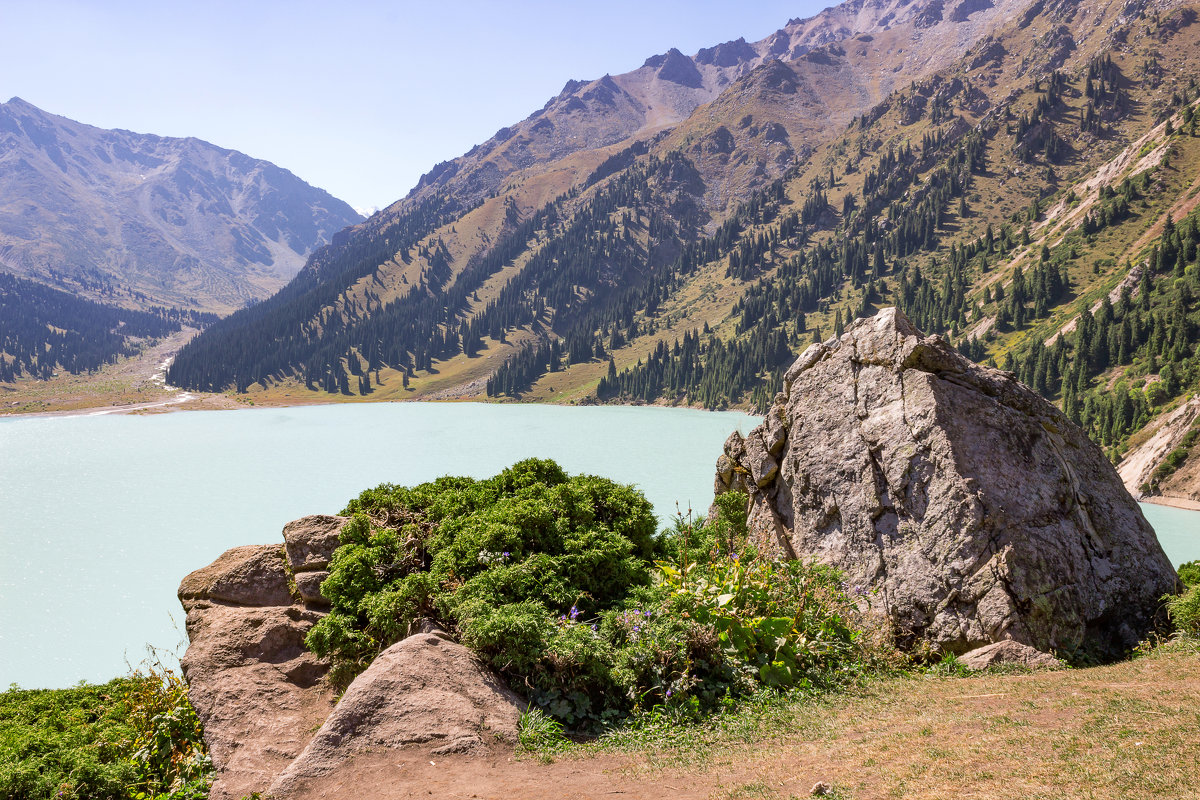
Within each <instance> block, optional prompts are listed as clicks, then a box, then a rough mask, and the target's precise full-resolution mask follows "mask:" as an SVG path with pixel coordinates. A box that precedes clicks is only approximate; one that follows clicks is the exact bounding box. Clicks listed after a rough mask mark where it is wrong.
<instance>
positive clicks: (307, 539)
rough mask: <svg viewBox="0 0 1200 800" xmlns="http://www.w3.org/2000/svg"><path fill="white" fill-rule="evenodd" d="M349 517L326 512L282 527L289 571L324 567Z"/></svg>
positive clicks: (337, 543)
mask: <svg viewBox="0 0 1200 800" xmlns="http://www.w3.org/2000/svg"><path fill="white" fill-rule="evenodd" d="M348 521H349V520H348V519H347V518H346V517H334V516H329V515H326V514H313V515H311V516H308V517H301V518H300V519H297V520H293V521H292V522H289V523H288V524H287V525H284V526H283V542H284V547H285V549H286V550H287V557H288V562H289V563H290V564H291V567H292V571H293V572H307V571H309V570H319V569H326V568H327V567H328V566H329V560H330V559H331V558H333V551H334V550H336V549H337V546H338V545H339V544H340V542H339V541H338V534H339V533H340V532H341V530H342V526H343V525H345V524H346V523H347V522H348Z"/></svg>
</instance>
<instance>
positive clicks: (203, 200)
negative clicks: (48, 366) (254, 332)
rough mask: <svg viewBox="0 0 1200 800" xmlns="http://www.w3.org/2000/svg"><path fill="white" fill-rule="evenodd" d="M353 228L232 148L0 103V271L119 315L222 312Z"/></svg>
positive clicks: (353, 218) (313, 192)
mask: <svg viewBox="0 0 1200 800" xmlns="http://www.w3.org/2000/svg"><path fill="white" fill-rule="evenodd" d="M361 220H362V217H361V216H360V215H359V214H358V213H357V212H355V211H354V210H353V209H352V208H350V206H348V205H347V204H346V203H344V202H342V201H340V200H338V199H337V198H334V197H332V196H331V195H330V194H328V193H327V192H325V191H322V190H321V189H317V188H314V187H312V186H309V185H308V184H307V183H305V182H304V181H302V180H301V179H300V178H298V177H296V176H295V175H293V174H292V173H290V172H288V171H287V170H285V169H282V168H280V167H278V166H275V165H274V164H271V163H270V162H267V161H263V160H260V159H255V158H251V157H250V156H247V155H245V154H244V153H240V152H237V151H236V150H228V149H225V148H222V147H217V146H215V145H212V144H209V143H207V142H204V141H201V140H199V139H193V138H186V139H180V138H168V137H162V136H153V135H149V134H141V133H133V132H130V131H125V130H105V129H101V128H95V127H92V126H90V125H85V124H82V123H79V122H75V121H73V120H70V119H67V118H65V117H61V116H57V115H54V114H50V113H47V112H45V111H42V110H41V109H39V108H37V107H36V106H34V105H32V104H30V103H28V102H25V101H24V100H21V99H20V98H13V99H12V100H10V101H9V102H7V103H3V104H0V271H6V272H10V273H13V274H16V275H19V276H22V277H25V278H29V279H33V280H36V281H39V282H41V283H43V284H46V285H49V286H52V287H56V288H59V289H64V290H67V291H69V292H71V293H73V294H76V295H78V296H82V297H85V298H89V299H92V300H100V301H103V302H106V303H110V304H116V305H122V306H127V307H131V308H148V307H150V306H156V305H157V306H171V307H178V308H185V309H189V310H196V311H203V312H220V313H228V312H230V311H232V310H235V309H238V308H241V307H243V306H245V305H247V304H250V303H253V302H255V301H258V300H261V299H263V298H264V297H267V296H269V295H271V294H272V293H274V292H275V291H276V290H278V289H279V288H280V287H281V286H283V285H284V284H285V283H287V281H288V280H290V279H291V278H292V277H293V276H294V275H295V274H296V273H297V272H298V271H299V270H300V268H301V267H302V266H303V264H304V262H305V259H306V258H307V257H308V255H309V254H310V253H311V252H312V251H313V250H314V249H316V248H318V247H320V246H322V245H325V244H327V243H329V242H330V241H331V239H332V237H333V235H334V234H335V233H336V232H338V231H339V230H341V229H343V228H345V227H346V226H347V225H351V224H354V223H357V222H360V221H361Z"/></svg>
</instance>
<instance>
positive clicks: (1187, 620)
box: [1167, 584, 1200, 636]
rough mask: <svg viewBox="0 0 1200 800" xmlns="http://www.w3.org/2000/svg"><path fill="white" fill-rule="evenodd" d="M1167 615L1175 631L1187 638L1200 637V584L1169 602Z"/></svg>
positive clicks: (1170, 599)
mask: <svg viewBox="0 0 1200 800" xmlns="http://www.w3.org/2000/svg"><path fill="white" fill-rule="evenodd" d="M1167 613H1168V614H1169V615H1170V616H1171V622H1172V623H1174V625H1175V629H1176V630H1177V631H1179V632H1180V633H1182V634H1183V635H1185V636H1200V584H1195V585H1192V586H1191V587H1189V588H1188V590H1187V591H1186V592H1184V593H1183V594H1181V595H1177V596H1175V597H1172V598H1169V599H1168V600H1167Z"/></svg>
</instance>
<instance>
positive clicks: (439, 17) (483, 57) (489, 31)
mask: <svg viewBox="0 0 1200 800" xmlns="http://www.w3.org/2000/svg"><path fill="white" fill-rule="evenodd" d="M829 4H830V3H829V2H820V0H791V1H790V2H782V1H781V0H752V2H749V3H746V2H733V1H732V0H730V1H728V2H709V1H707V0H662V1H661V2H658V1H656V0H641V2H635V1H634V0H609V2H605V3H593V2H571V0H553V1H549V2H547V1H544V0H538V1H537V2H532V1H531V2H521V1H520V0H510V1H509V2H503V0H489V1H483V0H467V1H465V2H441V3H435V2H393V3H387V2H366V1H364V2H355V1H354V0H343V2H340V3H334V2H330V1H329V0H324V1H323V2H308V0H291V1H290V2H275V1H274V0H269V1H265V2H255V0H241V1H240V2H227V1H226V0H210V2H178V3H171V2H162V1H161V0H159V1H158V2H134V1H132V0H130V1H128V2H126V1H123V0H111V2H102V1H101V0H95V1H94V2H66V1H65V0H32V1H30V0H2V2H0V30H4V32H5V37H4V39H5V41H4V45H3V46H2V47H0V101H6V100H8V99H9V98H11V97H22V98H24V99H25V100H27V101H29V102H30V103H33V104H34V105H36V106H39V107H40V108H42V109H44V110H46V111H49V112H52V113H55V114H61V115H62V116H66V117H70V118H72V119H75V120H78V121H80V122H86V123H88V124H91V125H98V126H100V127H104V128H126V129H129V130H135V131H140V132H146V133H157V134H161V135H164V136H196V137H199V138H201V139H206V140H208V141H210V142H213V143H214V144H218V145H221V146H222V147H230V148H234V149H237V150H241V151H243V152H246V153H249V154H250V155H252V156H255V157H258V158H265V159H267V160H269V161H273V162H275V163H276V164H279V165H280V166H283V167H286V168H287V169H290V170H292V171H293V172H295V173H296V174H297V175H299V176H300V177H301V178H303V179H305V180H306V181H308V182H309V183H312V184H314V185H316V186H320V187H322V188H324V189H327V190H328V191H330V192H332V193H333V194H334V195H336V196H338V197H340V198H342V199H343V200H346V201H347V202H348V203H350V204H351V205H353V206H355V207H357V208H360V209H365V208H370V207H374V206H385V205H387V204H389V203H391V202H393V201H395V200H397V199H399V198H400V197H402V196H403V195H404V194H405V193H406V192H407V191H408V190H409V189H410V188H411V187H412V186H413V184H415V183H416V181H417V178H418V177H419V176H420V175H421V174H422V173H423V172H426V171H428V169H429V168H430V167H431V166H433V164H435V163H436V162H438V161H444V160H446V159H448V158H453V157H454V156H456V155H459V154H461V153H463V152H465V151H466V150H468V149H470V148H471V146H472V145H474V144H477V143H479V142H481V141H483V140H485V139H487V138H488V137H489V136H491V135H492V134H493V133H494V132H495V131H496V130H497V129H498V128H500V127H501V126H504V125H507V124H510V123H512V122H515V121H517V120H520V119H523V118H524V117H525V116H527V115H528V114H529V113H530V112H532V111H533V110H535V109H537V108H540V107H541V106H542V105H543V104H544V103H545V102H546V100H548V99H549V98H550V97H552V96H553V95H555V94H557V93H558V92H559V91H560V90H561V89H562V86H563V84H564V83H565V82H566V81H567V79H568V78H577V79H584V78H597V77H599V76H601V75H603V74H604V73H606V72H609V73H614V74H616V73H621V72H626V71H628V70H631V69H636V68H637V67H638V66H640V65H641V63H642V61H644V60H645V59H646V58H647V57H648V56H651V55H654V54H655V53H661V52H665V51H666V50H667V49H669V48H671V47H677V48H679V49H680V50H682V51H683V52H685V53H688V54H692V53H694V52H695V51H696V50H698V49H699V48H701V47H707V46H711V45H713V44H716V43H718V42H721V41H726V40H728V39H736V38H737V37H739V36H744V37H746V39H747V40H748V41H754V40H756V39H761V38H763V37H764V36H767V35H768V34H770V33H771V32H773V31H775V30H776V29H778V28H780V27H782V26H783V25H784V24H785V23H786V22H787V20H788V19H789V18H793V17H808V16H811V15H812V14H814V13H816V12H817V11H819V10H820V9H821V8H823V7H825V6H826V5H829Z"/></svg>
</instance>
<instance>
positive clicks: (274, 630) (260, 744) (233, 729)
mask: <svg viewBox="0 0 1200 800" xmlns="http://www.w3.org/2000/svg"><path fill="white" fill-rule="evenodd" d="M307 519H310V520H311V519H312V518H307ZM325 519H336V518H325ZM299 522H304V520H300V521H299ZM331 526H332V523H329V524H328V525H325V526H320V525H307V526H302V525H296V524H295V523H293V524H292V525H290V526H289V528H290V529H291V531H292V537H291V540H290V544H292V545H293V547H294V548H295V550H296V551H297V552H301V553H304V556H303V559H304V560H303V561H302V562H301V563H304V564H306V565H307V564H312V563H318V562H319V561H320V554H321V553H322V552H324V551H323V550H322V548H323V547H324V546H325V543H326V542H327V538H328V537H327V535H325V533H326V529H327V528H328V527H331ZM339 527H340V525H339ZM305 535H309V538H305ZM314 553H315V554H317V557H315V558H314V557H312V556H313V554H314ZM324 558H325V561H326V562H328V556H327V555H326V556H324ZM325 574H326V573H323V572H315V571H309V572H302V573H299V574H297V575H296V587H297V589H298V590H299V591H300V593H301V594H302V595H308V597H304V598H303V599H304V600H307V601H308V602H312V603H314V604H319V603H321V602H322V598H321V597H320V590H319V587H320V582H321V580H322V579H323V576H324V575H325ZM179 599H180V601H181V602H182V603H183V606H184V608H185V609H187V612H188V614H187V633H188V639H189V642H190V643H189V645H188V649H187V653H186V654H185V655H184V657H183V659H182V661H181V664H182V666H183V673H184V676H185V677H186V678H187V681H188V686H189V689H188V697H189V699H191V701H192V705H193V706H194V707H195V708H196V713H197V715H198V716H199V717H200V721H201V723H203V725H204V738H205V741H206V742H207V743H208V746H209V752H210V754H211V755H212V760H213V766H214V767H215V769H216V772H217V778H216V781H215V782H214V784H213V787H212V789H211V791H210V794H209V796H210V798H212V800H224V798H240V797H243V796H244V795H247V794H250V793H252V792H260V791H262V790H264V789H266V788H267V786H269V785H270V783H271V781H273V780H274V779H275V778H276V777H277V776H278V775H279V773H280V772H281V771H282V770H283V768H284V767H285V766H287V764H288V763H289V762H290V761H291V760H292V759H293V758H295V757H296V756H297V755H299V754H300V751H301V750H303V749H304V746H305V745H306V744H308V741H309V740H310V739H311V738H312V734H313V733H314V732H315V731H316V730H317V728H318V727H319V726H320V724H321V722H322V721H323V720H324V719H325V717H326V716H327V715H328V714H329V711H330V710H331V709H332V708H333V692H332V691H331V690H330V689H329V688H328V687H327V686H326V685H325V682H324V681H323V678H324V676H325V674H326V672H328V670H329V665H328V664H327V663H326V662H324V661H322V660H320V659H318V658H317V657H316V656H314V655H313V654H312V653H310V652H308V650H307V649H306V648H305V647H304V636H305V635H306V634H307V633H308V631H309V629H311V628H312V626H313V625H314V624H316V622H317V620H319V619H320V618H321V616H323V614H322V613H321V612H319V611H317V610H315V609H310V608H306V607H305V606H304V605H302V604H300V602H299V601H297V600H296V599H294V598H293V597H292V595H291V592H290V591H289V589H288V576H287V571H286V569H285V564H284V548H283V547H282V546H280V545H257V546H251V547H235V548H233V549H232V550H229V551H227V552H225V553H224V554H223V555H222V556H221V557H220V558H218V559H217V560H216V561H214V562H213V563H212V564H210V565H209V566H207V567H204V568H203V569H199V570H196V571H195V572H193V573H191V574H190V575H188V576H187V577H186V578H184V579H183V582H182V583H181V584H180V587H179Z"/></svg>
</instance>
